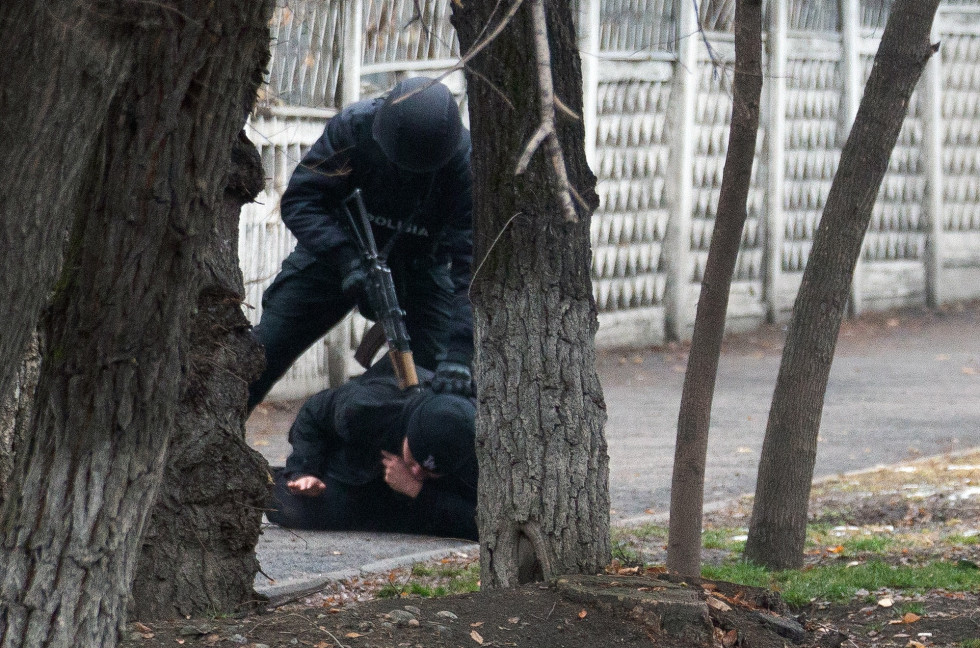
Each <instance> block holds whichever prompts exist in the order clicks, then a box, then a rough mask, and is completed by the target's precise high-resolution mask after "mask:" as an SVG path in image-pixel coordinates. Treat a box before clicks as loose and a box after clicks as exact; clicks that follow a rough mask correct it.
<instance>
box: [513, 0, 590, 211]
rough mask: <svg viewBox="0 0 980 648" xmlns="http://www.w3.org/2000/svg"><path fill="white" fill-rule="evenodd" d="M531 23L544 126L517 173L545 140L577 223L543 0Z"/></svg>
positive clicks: (536, 3)
mask: <svg viewBox="0 0 980 648" xmlns="http://www.w3.org/2000/svg"><path fill="white" fill-rule="evenodd" d="M531 24H532V25H533V28H534V54H535V59H536V60H537V66H538V106H539V113H540V117H541V125H540V126H538V130H537V131H536V132H535V133H534V136H533V137H532V138H531V140H530V141H529V142H528V143H527V146H526V147H525V148H524V153H523V154H522V155H521V159H520V160H519V161H518V165H517V169H516V170H515V174H516V175H520V174H521V173H523V172H524V171H525V169H526V168H527V165H528V163H529V162H530V159H531V156H532V155H534V152H535V151H536V150H537V149H538V148H539V147H540V146H541V143H542V142H543V143H544V145H545V151H546V153H547V154H548V158H549V160H550V162H551V167H552V170H553V172H554V177H555V180H556V181H557V184H558V187H557V188H558V200H559V201H560V202H561V208H562V212H563V213H564V214H565V220H566V221H568V222H570V223H575V222H578V214H577V213H576V212H575V204H574V203H573V202H572V195H571V194H572V192H571V188H570V186H569V183H568V172H567V170H566V169H565V155H564V153H563V152H562V150H561V143H560V142H559V141H558V133H557V132H556V131H555V105H556V100H555V87H554V84H553V82H552V78H551V51H550V50H549V48H548V22H547V17H546V16H545V12H544V0H532V1H531Z"/></svg>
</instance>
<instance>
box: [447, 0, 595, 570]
mask: <svg viewBox="0 0 980 648" xmlns="http://www.w3.org/2000/svg"><path fill="white" fill-rule="evenodd" d="M534 2H540V0H529V1H526V2H524V3H523V5H522V6H520V8H519V9H518V10H517V11H516V15H515V16H514V18H513V20H512V21H511V22H510V23H509V24H508V25H507V26H506V27H505V28H504V29H503V30H502V31H501V32H500V34H499V35H497V36H496V38H495V39H493V40H492V42H490V43H489V44H488V45H487V46H486V47H485V48H484V49H482V50H481V52H480V54H479V55H477V56H476V57H475V58H473V59H472V61H471V62H470V66H469V69H468V71H467V89H468V96H469V106H470V123H471V126H472V134H473V148H474V154H473V171H474V205H475V212H474V225H475V229H476V245H475V259H476V261H475V266H476V267H475V276H474V281H473V288H472V299H473V305H474V319H475V331H476V332H475V337H476V348H477V352H476V373H477V384H478V386H479V387H478V391H479V405H478V414H477V453H478V457H479V461H480V493H479V509H478V516H479V527H480V545H481V562H480V564H481V582H482V585H483V587H489V588H497V587H508V586H512V585H516V584H517V583H518V582H519V581H523V580H529V579H531V578H532V577H534V576H535V574H534V573H533V572H534V571H535V570H534V569H526V570H522V572H521V573H519V570H518V553H519V547H523V548H522V550H521V551H520V553H521V554H522V557H523V558H536V561H532V560H525V561H523V566H524V567H530V566H531V565H533V564H536V565H537V566H538V567H540V573H539V574H537V577H541V576H543V577H544V578H546V579H547V578H551V577H553V576H555V575H557V574H561V573H572V572H576V573H588V572H597V571H599V570H600V569H602V567H603V566H604V565H606V564H607V563H608V561H609V559H610V543H609V494H608V456H607V453H606V443H605V438H604V436H603V425H604V423H605V418H606V415H605V402H604V400H603V396H602V389H601V387H600V384H599V380H598V376H597V373H596V370H595V341H594V337H595V332H596V329H597V317H596V306H595V301H594V299H593V296H592V284H591V275H590V269H591V268H590V266H591V252H590V238H589V223H590V220H591V215H592V211H593V210H594V209H595V207H596V205H597V203H598V200H597V196H596V194H595V190H594V188H595V176H593V174H592V172H591V171H590V170H589V168H588V165H587V163H586V160H585V150H584V129H583V126H582V122H581V120H580V119H578V118H576V117H571V116H569V115H568V114H565V113H563V112H559V113H558V116H557V124H556V125H557V135H558V142H559V143H560V145H561V147H562V149H563V151H564V156H565V165H564V169H565V170H567V174H568V179H569V182H570V184H571V186H572V187H574V188H575V189H576V190H577V191H578V193H579V194H580V195H581V196H582V197H583V198H584V200H583V202H582V203H579V204H578V205H577V207H576V211H577V219H576V220H574V221H572V220H569V219H568V218H567V214H568V213H569V212H568V211H567V210H566V209H564V207H565V206H568V203H567V202H563V196H565V195H567V194H563V193H562V188H561V186H560V184H561V183H560V181H558V180H557V179H556V177H555V176H556V175H558V174H557V172H556V167H555V164H554V162H553V160H554V158H553V157H549V156H548V155H546V151H547V149H545V148H542V149H540V150H538V151H537V152H536V153H535V154H534V156H533V157H532V158H531V163H530V166H529V167H528V168H527V170H526V172H525V173H523V174H521V175H517V176H515V173H514V172H515V168H516V166H517V165H518V160H519V158H520V157H521V153H522V151H523V150H524V149H525V148H526V146H527V144H528V142H529V140H531V138H532V135H534V134H535V132H536V131H537V130H538V127H539V125H540V124H541V116H540V115H541V113H540V111H539V108H540V107H541V105H542V104H540V103H539V102H540V101H541V97H540V96H539V81H538V68H537V66H536V63H535V60H534V56H533V55H532V56H529V55H528V53H529V52H533V51H534V46H533V43H534V42H535V41H534V36H535V32H534V25H533V21H532V13H533V12H537V13H538V15H539V16H540V12H541V10H542V9H543V10H544V13H545V15H546V16H547V19H546V20H547V29H546V33H540V36H542V37H547V38H548V40H549V41H550V57H551V70H550V75H551V79H552V80H553V85H554V90H555V95H556V98H557V99H558V100H560V101H561V103H562V104H564V105H565V106H568V107H570V108H571V110H572V111H575V112H577V113H578V114H581V106H582V90H581V88H582V79H581V62H580V60H579V57H578V52H577V50H576V45H575V34H574V28H573V23H572V14H571V11H570V8H569V4H568V3H567V2H561V1H558V0H554V1H551V0H549V1H547V2H543V3H542V4H538V5H537V7H534V6H533V3H534ZM501 6H502V5H498V8H499V7H501ZM493 9H494V4H493V3H481V2H473V3H462V4H454V7H453V12H454V23H455V25H456V29H457V33H458V34H459V38H460V43H461V44H462V46H463V49H464V51H468V50H472V49H473V47H474V45H475V44H476V43H477V41H478V40H479V39H481V38H483V37H484V36H486V34H488V33H491V32H493V31H494V30H495V28H496V27H497V26H499V25H500V22H501V14H500V12H499V11H498V12H497V13H494V11H493ZM532 10H533V11H532ZM544 49H545V51H547V49H548V48H547V47H545V48H544ZM526 549H531V550H533V554H531V553H530V552H525V550H526Z"/></svg>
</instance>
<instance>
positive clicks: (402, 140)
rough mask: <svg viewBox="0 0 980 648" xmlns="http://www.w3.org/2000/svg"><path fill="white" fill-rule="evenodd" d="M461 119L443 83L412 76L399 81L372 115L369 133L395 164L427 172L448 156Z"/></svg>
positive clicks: (457, 137)
mask: <svg viewBox="0 0 980 648" xmlns="http://www.w3.org/2000/svg"><path fill="white" fill-rule="evenodd" d="M462 131H463V122H462V120H461V119H460V116H459V107H458V106H457V105H456V100H455V99H454V98H453V95H452V93H451V92H450V91H449V88H447V87H446V86H445V85H443V84H441V83H438V82H436V81H433V80H432V79H427V78H425V77H414V78H411V79H405V80H404V81H401V82H399V83H398V84H397V85H396V86H395V87H394V88H392V90H391V92H389V93H388V96H387V97H386V98H385V100H384V103H383V104H382V105H381V107H380V108H378V112H377V113H375V116H374V125H373V126H372V127H371V134H372V135H373V136H374V141H375V142H377V143H378V146H380V147H381V150H382V151H384V154H385V156H386V157H387V158H388V159H389V160H391V161H392V162H393V163H394V164H395V165H397V166H399V167H401V168H403V169H407V170H408V171H414V172H416V173H430V172H432V171H435V170H436V169H438V168H440V167H441V166H443V165H444V164H446V163H447V162H449V160H450V159H451V158H452V156H453V153H455V152H456V149H457V148H458V147H459V142H460V136H461V134H462Z"/></svg>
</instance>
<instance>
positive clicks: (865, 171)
mask: <svg viewBox="0 0 980 648" xmlns="http://www.w3.org/2000/svg"><path fill="white" fill-rule="evenodd" d="M938 5H939V0H925V1H923V0H896V2H895V4H894V5H892V8H891V15H890V16H889V18H888V23H887V24H886V26H885V31H884V34H883V35H882V38H881V44H880V45H879V47H878V53H877V55H876V56H875V62H874V66H873V67H872V69H871V75H870V77H869V78H868V83H867V85H866V86H865V91H864V97H863V98H862V100H861V105H860V107H859V109H858V113H857V116H856V118H855V120H854V126H853V128H852V129H851V133H850V135H849V136H848V138H847V142H846V143H845V144H844V149H843V151H842V152H841V159H840V165H839V167H838V170H837V174H836V176H835V177H834V181H833V183H832V184H831V187H830V193H829V194H828V196H827V204H826V206H825V207H824V213H823V217H822V218H821V219H820V225H819V226H818V228H817V232H816V234H815V235H814V239H813V248H812V249H811V251H810V258H809V260H808V261H807V265H806V269H805V270H804V272H803V283H802V285H801V286H800V291H799V293H798V294H797V296H796V302H795V304H794V305H793V318H792V322H791V324H790V327H789V331H788V333H787V336H786V345H785V347H784V349H783V358H782V363H781V365H780V368H779V377H778V378H777V381H776V389H775V393H774V394H773V401H772V408H771V410H770V412H769V422H768V424H767V426H766V436H765V440H764V441H763V446H762V460H761V463H760V465H759V477H758V480H757V482H756V493H755V504H754V506H753V509H752V519H751V521H750V524H749V538H748V541H747V543H746V546H745V556H746V558H748V559H749V560H751V561H753V562H756V563H759V564H761V565H765V566H767V567H770V568H773V569H782V568H792V567H799V566H801V565H802V564H803V545H804V541H805V539H806V520H807V508H808V507H807V504H808V501H809V497H810V484H811V482H812V479H813V466H814V462H815V461H816V455H817V433H818V431H819V429H820V415H821V411H822V410H823V402H824V395H825V393H826V388H827V379H828V376H829V375H830V365H831V362H832V360H833V357H834V348H835V347H836V344H837V335H838V333H839V331H840V323H841V318H842V317H843V314H844V311H845V308H846V306H847V298H848V289H849V287H850V285H851V279H852V277H853V275H854V267H855V264H856V263H857V259H858V255H859V254H860V253H861V243H862V241H863V240H864V234H865V231H866V230H867V227H868V223H869V221H870V219H871V211H872V207H874V203H875V199H876V198H877V196H878V190H879V188H880V186H881V181H882V179H883V178H884V176H885V171H886V170H887V169H888V160H889V158H890V157H891V153H892V149H893V148H894V147H895V142H896V141H897V140H898V135H899V131H900V130H901V127H902V122H903V121H904V119H905V115H906V113H907V112H908V106H909V98H910V97H911V95H912V91H913V90H914V89H915V85H916V83H917V82H918V80H919V76H920V75H921V74H922V70H923V69H924V68H925V65H926V63H927V62H928V60H929V57H930V56H931V55H932V54H933V53H934V52H935V51H936V49H937V47H936V46H933V45H932V44H931V43H930V40H929V34H930V31H931V29H932V21H933V19H934V18H935V15H936V9H937V7H938Z"/></svg>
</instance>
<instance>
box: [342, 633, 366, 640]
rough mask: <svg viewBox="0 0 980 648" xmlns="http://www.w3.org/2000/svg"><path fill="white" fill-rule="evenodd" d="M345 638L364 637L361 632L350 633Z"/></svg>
mask: <svg viewBox="0 0 980 648" xmlns="http://www.w3.org/2000/svg"><path fill="white" fill-rule="evenodd" d="M344 636H345V637H347V638H348V639H357V638H358V637H363V636H364V635H362V634H361V633H359V632H348V633H347V634H345V635H344Z"/></svg>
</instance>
